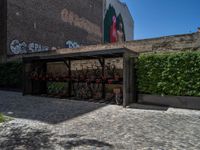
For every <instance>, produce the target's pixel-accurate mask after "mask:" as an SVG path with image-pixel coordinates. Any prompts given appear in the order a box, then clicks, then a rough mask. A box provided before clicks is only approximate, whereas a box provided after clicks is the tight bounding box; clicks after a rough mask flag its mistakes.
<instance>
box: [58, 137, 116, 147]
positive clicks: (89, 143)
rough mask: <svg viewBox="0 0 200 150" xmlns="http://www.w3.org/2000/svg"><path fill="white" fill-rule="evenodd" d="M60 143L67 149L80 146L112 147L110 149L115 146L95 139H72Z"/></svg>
mask: <svg viewBox="0 0 200 150" xmlns="http://www.w3.org/2000/svg"><path fill="white" fill-rule="evenodd" d="M60 145H61V146H62V147H63V148H65V149H73V148H76V147H79V146H94V147H98V148H110V149H111V148H113V145H111V144H109V143H106V142H102V141H98V140H94V139H78V140H70V141H66V142H65V141H64V142H61V143H60Z"/></svg>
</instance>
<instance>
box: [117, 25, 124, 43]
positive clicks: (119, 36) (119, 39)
mask: <svg viewBox="0 0 200 150" xmlns="http://www.w3.org/2000/svg"><path fill="white" fill-rule="evenodd" d="M122 29H123V28H122V23H121V22H120V24H119V29H118V30H117V42H124V33H123V31H122Z"/></svg>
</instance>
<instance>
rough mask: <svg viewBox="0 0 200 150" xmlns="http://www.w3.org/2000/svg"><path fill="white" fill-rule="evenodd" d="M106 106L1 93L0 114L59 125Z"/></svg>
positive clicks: (14, 93)
mask: <svg viewBox="0 0 200 150" xmlns="http://www.w3.org/2000/svg"><path fill="white" fill-rule="evenodd" d="M104 106H106V104H100V103H91V102H85V101H73V100H67V99H63V100H61V99H54V98H45V97H34V96H22V94H21V93H16V92H5V91H0V112H1V113H3V114H4V115H7V116H9V117H14V118H22V119H29V120H36V121H41V122H45V123H49V124H58V123H61V122H64V121H66V120H69V119H72V118H75V117H78V116H81V115H84V114H86V113H89V112H92V111H95V110H97V109H100V108H102V107H104Z"/></svg>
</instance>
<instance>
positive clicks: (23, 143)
mask: <svg viewBox="0 0 200 150" xmlns="http://www.w3.org/2000/svg"><path fill="white" fill-rule="evenodd" d="M26 129H27V131H26ZM3 130H6V132H5V131H3ZM0 132H1V140H0V147H1V149H5V150H13V149H28V150H36V149H53V141H51V140H50V138H51V137H52V135H53V134H52V133H50V132H48V131H45V130H42V129H30V128H28V127H25V126H21V127H19V126H18V127H15V126H12V127H11V128H9V127H1V128H0ZM2 132H3V133H4V135H3V134H2Z"/></svg>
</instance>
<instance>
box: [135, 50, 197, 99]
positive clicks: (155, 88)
mask: <svg viewBox="0 0 200 150" xmlns="http://www.w3.org/2000/svg"><path fill="white" fill-rule="evenodd" d="M137 64H138V65H137V78H138V87H139V91H140V92H141V93H146V94H159V95H174V96H200V52H171V53H154V54H153V53H151V54H142V55H140V57H139V59H138V63H137Z"/></svg>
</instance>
